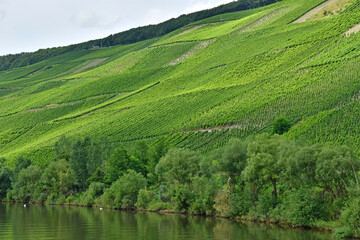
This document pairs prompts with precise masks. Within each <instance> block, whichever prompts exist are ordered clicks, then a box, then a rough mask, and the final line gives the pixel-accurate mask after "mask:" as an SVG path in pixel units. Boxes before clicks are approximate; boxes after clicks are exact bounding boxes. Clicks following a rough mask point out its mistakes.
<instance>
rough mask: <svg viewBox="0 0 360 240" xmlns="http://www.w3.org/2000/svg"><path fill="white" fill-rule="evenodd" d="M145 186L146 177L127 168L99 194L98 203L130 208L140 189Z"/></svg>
mask: <svg viewBox="0 0 360 240" xmlns="http://www.w3.org/2000/svg"><path fill="white" fill-rule="evenodd" d="M145 186H146V179H145V177H144V176H143V175H141V174H140V173H136V172H135V171H133V170H129V171H128V173H127V174H125V175H124V176H122V177H120V178H119V179H118V180H116V181H115V182H114V183H113V184H112V185H111V187H110V188H109V189H107V190H106V191H105V192H104V194H103V195H102V196H101V199H100V204H103V205H106V206H108V207H112V208H132V207H134V204H135V203H136V201H137V196H138V194H139V191H140V189H142V188H144V187H145Z"/></svg>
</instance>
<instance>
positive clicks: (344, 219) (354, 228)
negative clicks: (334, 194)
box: [335, 197, 360, 238]
mask: <svg viewBox="0 0 360 240" xmlns="http://www.w3.org/2000/svg"><path fill="white" fill-rule="evenodd" d="M340 222H341V227H339V228H337V229H336V230H335V236H336V237H338V238H344V237H359V236H360V198H359V197H357V198H355V199H353V200H352V201H351V202H350V203H349V204H348V206H347V207H346V208H345V209H344V210H343V212H342V213H341V217H340Z"/></svg>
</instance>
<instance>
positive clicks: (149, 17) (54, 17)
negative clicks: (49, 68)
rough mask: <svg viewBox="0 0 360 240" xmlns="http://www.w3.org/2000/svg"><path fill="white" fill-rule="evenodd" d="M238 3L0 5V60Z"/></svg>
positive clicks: (142, 0)
mask: <svg viewBox="0 0 360 240" xmlns="http://www.w3.org/2000/svg"><path fill="white" fill-rule="evenodd" d="M232 1H233V0H0V55H5V54H9V53H19V52H29V51H36V50H38V49H40V48H48V47H57V46H65V45H69V44H73V43H79V42H84V41H88V40H92V39H97V38H103V37H106V36H108V35H110V34H114V33H118V32H121V31H124V30H127V29H130V28H133V27H138V26H143V25H148V24H155V23H160V22H163V21H165V20H167V19H169V18H172V17H178V16H179V15H181V14H184V13H190V12H194V11H198V10H202V9H208V8H212V7H215V6H217V5H220V4H224V3H228V2H232Z"/></svg>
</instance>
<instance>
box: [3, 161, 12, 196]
mask: <svg viewBox="0 0 360 240" xmlns="http://www.w3.org/2000/svg"><path fill="white" fill-rule="evenodd" d="M12 179H13V171H11V169H10V168H9V167H8V166H6V165H5V164H3V163H0V200H1V199H4V198H5V197H6V194H7V191H8V190H10V189H11V183H12Z"/></svg>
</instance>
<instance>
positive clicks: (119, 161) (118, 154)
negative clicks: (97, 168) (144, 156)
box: [105, 147, 140, 183]
mask: <svg viewBox="0 0 360 240" xmlns="http://www.w3.org/2000/svg"><path fill="white" fill-rule="evenodd" d="M130 169H131V170H134V171H137V172H139V169H140V166H139V162H138V160H137V159H136V158H134V157H133V156H131V155H130V154H129V153H128V152H127V151H126V150H125V149H124V148H122V147H120V148H117V149H115V151H114V152H113V153H112V154H111V156H110V158H109V160H108V162H107V167H106V176H105V181H106V182H107V183H112V182H114V181H116V180H117V179H118V178H119V177H120V176H122V175H124V174H125V173H126V172H127V171H128V170H130Z"/></svg>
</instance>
